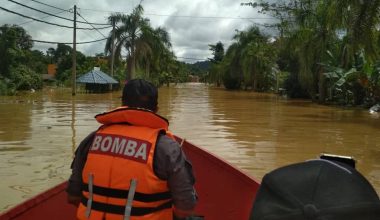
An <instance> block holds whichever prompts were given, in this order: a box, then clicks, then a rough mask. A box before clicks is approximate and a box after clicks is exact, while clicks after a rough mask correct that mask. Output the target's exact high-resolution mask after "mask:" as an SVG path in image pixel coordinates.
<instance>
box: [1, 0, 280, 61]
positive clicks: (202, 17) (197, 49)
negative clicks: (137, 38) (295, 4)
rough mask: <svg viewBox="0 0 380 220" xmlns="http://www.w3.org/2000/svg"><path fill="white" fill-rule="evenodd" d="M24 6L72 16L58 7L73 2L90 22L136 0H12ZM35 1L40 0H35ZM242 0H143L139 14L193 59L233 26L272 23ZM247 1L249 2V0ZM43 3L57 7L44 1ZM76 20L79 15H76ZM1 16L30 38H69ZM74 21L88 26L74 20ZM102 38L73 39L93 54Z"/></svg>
mask: <svg viewBox="0 0 380 220" xmlns="http://www.w3.org/2000/svg"><path fill="white" fill-rule="evenodd" d="M14 1H16V2H19V3H22V4H25V5H27V6H30V7H33V8H37V9H39V10H42V11H46V12H49V13H52V14H56V15H58V16H62V17H66V18H69V19H72V18H73V14H72V13H70V12H65V11H62V10H59V8H60V9H70V8H73V6H74V5H77V7H78V12H79V13H80V14H81V15H82V17H83V18H85V19H86V20H87V21H89V22H94V23H105V22H106V19H107V17H108V16H109V15H110V13H112V12H122V13H126V14H129V13H131V11H132V10H133V8H134V7H135V6H136V5H138V4H139V2H140V1H138V0H124V1H121V0H64V1H57V0H38V1H34V0H14ZM38 2H40V3H38ZM244 2H250V1H249V0H248V1H243V0H207V1H206V0H192V1H189V0H175V1H169V0H144V1H143V2H142V5H143V7H144V15H143V16H144V17H146V18H148V19H149V20H150V22H151V25H152V26H153V27H155V28H156V27H159V26H160V27H163V28H165V29H166V30H167V31H168V33H169V34H170V38H171V42H172V45H173V51H174V53H175V55H176V56H177V57H178V60H182V61H185V62H195V61H197V59H200V60H202V59H207V58H211V57H212V55H211V51H209V47H208V45H209V44H215V43H216V42H218V41H221V42H222V43H223V44H224V45H225V49H227V47H228V46H229V45H230V44H231V41H232V37H233V35H234V34H235V33H236V32H235V30H240V31H241V30H245V29H247V28H248V27H249V26H252V25H253V24H254V23H271V22H273V19H271V18H268V16H266V15H263V14H259V13H257V11H256V9H254V8H252V7H248V6H241V3H244ZM251 2H253V1H252V0H251ZM0 3H1V5H0V7H3V8H6V9H8V10H11V11H15V12H18V13H20V14H23V15H27V16H30V17H33V18H37V19H41V20H44V21H47V22H51V23H56V24H61V25H67V26H72V25H73V23H72V22H70V21H66V20H63V19H60V18H55V17H53V16H49V15H46V14H42V13H40V12H37V11H34V10H31V9H28V8H25V7H23V6H20V5H17V4H15V3H13V2H11V1H8V0H0ZM41 3H45V4H47V5H50V6H55V7H56V8H52V7H49V6H47V5H43V4H41ZM78 20H79V21H84V20H83V19H82V18H80V17H78ZM0 21H1V25H3V24H18V25H20V26H22V27H23V28H24V29H26V30H27V32H28V33H29V35H31V36H32V38H33V39H34V40H44V41H54V42H72V40H73V33H72V30H71V29H68V28H63V27H57V26H52V25H49V24H45V23H41V22H37V21H32V20H31V19H27V18H23V17H21V16H19V15H15V14H11V13H8V12H6V11H4V10H0ZM78 26H79V27H89V28H91V27H90V26H88V25H86V24H78ZM110 30H111V29H106V30H100V32H101V33H102V34H101V33H99V32H98V31H94V30H91V31H89V30H78V31H77V42H83V41H92V40H96V39H101V38H104V36H103V35H105V36H107V35H108V33H109V31H110ZM104 44H105V41H102V42H96V43H91V44H83V45H78V46H77V50H79V51H81V52H83V53H85V54H86V55H95V54H96V53H102V52H103V51H104ZM34 45H35V47H34V48H35V49H39V50H42V51H44V52H45V51H46V49H47V48H49V47H53V48H55V47H56V45H52V44H42V43H35V44H34Z"/></svg>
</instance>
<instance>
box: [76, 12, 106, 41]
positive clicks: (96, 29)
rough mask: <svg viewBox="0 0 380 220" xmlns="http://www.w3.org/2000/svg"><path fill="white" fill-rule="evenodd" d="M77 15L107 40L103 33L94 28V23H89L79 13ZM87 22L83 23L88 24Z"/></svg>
mask: <svg viewBox="0 0 380 220" xmlns="http://www.w3.org/2000/svg"><path fill="white" fill-rule="evenodd" d="M77 14H78V15H79V17H81V18H82V19H83V20H85V21H86V22H87V24H89V25H91V27H93V28H94V29H95V30H96V31H97V32H98V33H99V34H100V35H102V36H103V37H105V38H107V37H106V36H105V35H104V34H103V33H102V32H100V31H99V30H98V29H97V28H96V27H94V26H93V25H92V23H89V22H88V21H87V20H86V19H85V18H84V17H83V16H82V15H81V14H79V13H77ZM78 22H79V21H78ZM86 22H83V23H86Z"/></svg>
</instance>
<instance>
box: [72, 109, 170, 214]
mask: <svg viewBox="0 0 380 220" xmlns="http://www.w3.org/2000/svg"><path fill="white" fill-rule="evenodd" d="M95 118H96V120H97V121H98V122H100V123H102V124H103V125H102V126H101V127H100V128H99V130H98V131H97V132H96V135H95V137H94V140H93V142H92V145H91V147H90V150H89V153H88V156H87V161H86V164H85V166H84V168H83V172H82V179H83V183H84V188H83V193H82V194H83V197H82V202H81V204H80V205H79V208H78V211H77V217H78V219H91V220H102V219H107V220H108V219H111V220H121V219H124V215H125V213H126V210H130V216H131V217H130V218H126V219H130V220H145V219H149V220H171V219H173V217H172V215H173V214H172V203H171V194H170V192H169V189H168V187H167V182H166V181H163V180H161V179H159V178H158V177H157V176H156V175H155V174H154V171H153V155H154V151H155V147H156V141H157V137H158V135H159V134H160V132H167V131H168V126H169V123H168V121H167V120H166V119H165V118H162V117H161V116H159V115H157V114H155V113H153V112H150V111H147V110H143V109H136V108H128V107H120V108H117V109H115V110H113V111H110V112H106V113H103V114H100V115H97V116H96V117H95ZM169 136H171V137H172V135H170V134H169ZM136 182H137V184H136V185H134V184H135V183H136ZM134 187H135V189H134ZM133 191H135V194H134V196H133V199H132V200H130V202H129V203H131V204H132V205H131V206H128V205H127V204H129V203H128V202H127V201H128V199H129V197H130V194H133ZM126 207H128V208H126ZM127 213H129V212H128V211H127Z"/></svg>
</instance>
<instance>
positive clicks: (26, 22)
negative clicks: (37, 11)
mask: <svg viewBox="0 0 380 220" xmlns="http://www.w3.org/2000/svg"><path fill="white" fill-rule="evenodd" d="M67 11H68V10H67ZM63 12H66V11H61V12H58V13H57V14H61V13H63ZM48 17H51V16H50V15H48V16H45V17H42V18H39V19H40V20H41V19H45V18H48ZM30 22H34V20H31V21H25V22H23V23H20V24H18V26H21V25H24V24H28V23H30Z"/></svg>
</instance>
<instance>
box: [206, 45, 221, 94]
mask: <svg viewBox="0 0 380 220" xmlns="http://www.w3.org/2000/svg"><path fill="white" fill-rule="evenodd" d="M208 46H209V50H211V51H212V55H213V56H214V57H213V58H211V59H209V60H210V61H211V63H212V64H211V68H210V76H209V81H210V82H212V83H216V85H217V86H218V87H219V86H220V85H221V82H222V74H221V71H220V65H219V64H220V63H221V62H222V60H223V58H224V45H223V43H222V42H220V41H219V42H217V43H216V44H210V45H208Z"/></svg>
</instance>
